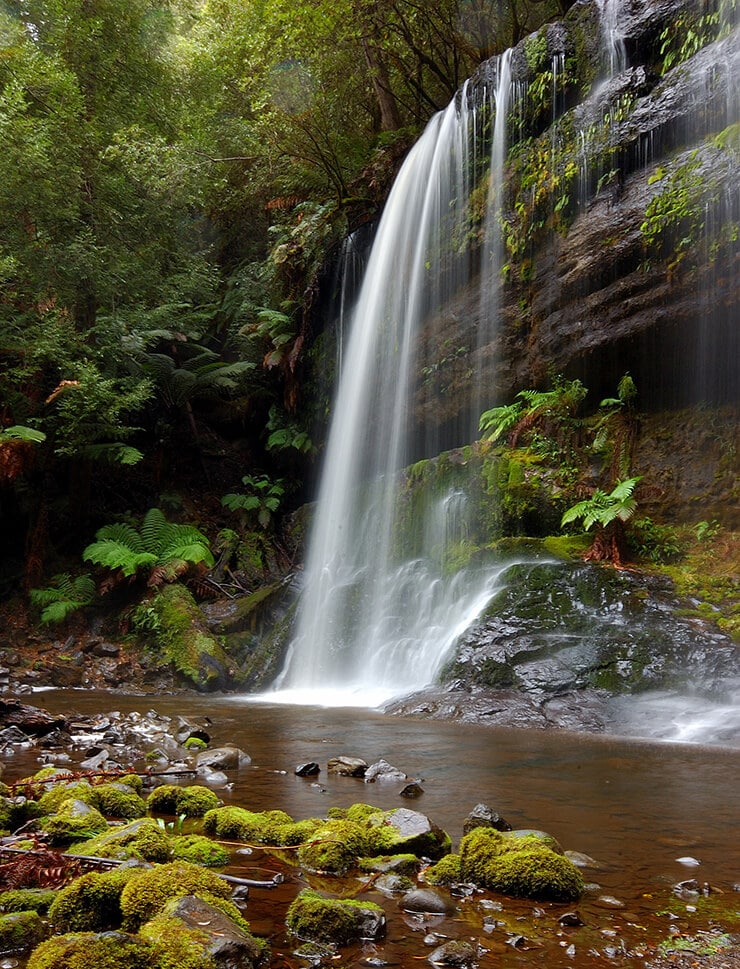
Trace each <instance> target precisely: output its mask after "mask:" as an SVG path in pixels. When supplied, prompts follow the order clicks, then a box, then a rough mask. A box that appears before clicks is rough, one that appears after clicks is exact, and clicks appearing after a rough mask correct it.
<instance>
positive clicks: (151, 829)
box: [76, 818, 172, 862]
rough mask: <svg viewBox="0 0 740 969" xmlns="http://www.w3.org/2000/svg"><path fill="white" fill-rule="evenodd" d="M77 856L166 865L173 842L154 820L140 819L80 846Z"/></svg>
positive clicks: (109, 830) (108, 831)
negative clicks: (162, 863)
mask: <svg viewBox="0 0 740 969" xmlns="http://www.w3.org/2000/svg"><path fill="white" fill-rule="evenodd" d="M76 850H77V853H78V854H82V855H93V856H97V857H98V858H115V859H116V860H118V861H125V860H126V859H128V858H135V859H138V860H139V861H152V862H164V861H169V860H170V858H171V856H172V843H171V841H170V839H169V838H168V836H167V834H166V833H165V832H164V831H163V830H162V828H161V827H160V826H159V825H158V824H157V822H156V821H154V820H153V819H152V818H138V819H137V820H135V821H131V822H130V823H129V824H126V825H124V826H123V827H120V828H108V829H107V830H106V831H105V832H104V833H103V834H100V835H98V836H97V837H95V838H91V839H90V840H89V841H85V842H83V844H81V845H78V846H77V849H76Z"/></svg>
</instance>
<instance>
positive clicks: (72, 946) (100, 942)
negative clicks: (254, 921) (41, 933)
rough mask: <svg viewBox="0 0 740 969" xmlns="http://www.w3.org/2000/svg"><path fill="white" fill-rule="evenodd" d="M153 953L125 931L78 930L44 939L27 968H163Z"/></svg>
mask: <svg viewBox="0 0 740 969" xmlns="http://www.w3.org/2000/svg"><path fill="white" fill-rule="evenodd" d="M151 955H152V949H151V946H149V944H148V943H147V942H144V941H143V940H141V939H138V938H136V937H135V936H132V935H128V934H127V933H125V932H103V933H94V932H76V933H70V934H67V935H58V936H55V937H54V938H52V939H47V940H46V942H42V943H41V945H39V946H38V947H37V948H35V949H34V950H33V952H32V953H31V956H30V958H29V960H28V963H27V967H26V969H160V967H159V966H156V964H155V963H154V962H153V961H152V958H151ZM161 969H166V967H165V965H164V964H162V965H161ZM169 969H174V967H172V966H170V967H169ZM208 969H212V967H208Z"/></svg>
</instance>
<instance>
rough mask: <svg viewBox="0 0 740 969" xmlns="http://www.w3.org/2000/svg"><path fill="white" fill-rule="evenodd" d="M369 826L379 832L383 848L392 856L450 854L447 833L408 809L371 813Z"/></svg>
mask: <svg viewBox="0 0 740 969" xmlns="http://www.w3.org/2000/svg"><path fill="white" fill-rule="evenodd" d="M368 823H369V824H370V825H371V827H373V828H376V829H380V830H381V831H382V833H383V841H384V847H385V848H386V850H387V851H388V852H389V853H392V854H414V855H418V856H420V857H426V858H432V859H438V858H442V857H443V856H444V855H446V854H449V852H450V850H451V848H452V841H451V839H450V836H449V835H448V834H447V832H446V831H443V830H442V828H440V827H439V825H438V824H435V823H434V821H432V820H431V819H430V818H428V817H427V816H426V815H425V814H421V813H420V812H419V811H411V810H410V809H409V808H396V810H394V811H383V812H382V813H380V814H371V815H370V816H369V818H368Z"/></svg>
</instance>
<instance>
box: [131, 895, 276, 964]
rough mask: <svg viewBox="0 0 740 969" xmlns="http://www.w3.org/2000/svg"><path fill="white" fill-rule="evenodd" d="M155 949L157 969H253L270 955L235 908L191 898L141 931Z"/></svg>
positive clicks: (175, 903) (178, 901)
mask: <svg viewBox="0 0 740 969" xmlns="http://www.w3.org/2000/svg"><path fill="white" fill-rule="evenodd" d="M139 934H140V935H141V937H142V938H144V939H146V940H147V941H148V942H150V943H151V944H152V946H153V949H154V953H155V960H154V961H155V962H156V965H158V966H163V967H164V966H165V965H166V966H171V967H172V969H212V967H214V966H218V965H230V966H231V965H234V966H236V965H239V966H240V967H243V969H254V967H256V966H258V965H260V964H261V963H262V962H263V961H264V960H265V958H266V956H267V954H268V950H267V946H266V945H265V943H264V942H262V940H259V939H255V937H254V936H253V935H252V934H251V933H250V931H249V926H248V924H247V923H246V922H245V921H244V919H243V918H242V917H241V915H240V914H239V911H238V909H237V908H236V906H234V905H232V904H231V903H230V902H226V901H224V900H221V901H220V903H219V904H213V900H212V901H205V900H204V899H202V898H198V897H197V896H193V895H189V896H183V897H182V898H175V899H171V900H170V901H169V902H168V903H167V904H166V905H165V907H164V909H163V910H162V912H160V913H159V915H156V916H155V917H154V918H153V919H151V920H150V921H149V922H147V923H146V924H145V925H143V926H142V927H141V930H140V933H139Z"/></svg>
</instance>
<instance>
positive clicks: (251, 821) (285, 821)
mask: <svg viewBox="0 0 740 969" xmlns="http://www.w3.org/2000/svg"><path fill="white" fill-rule="evenodd" d="M293 823H294V822H293V818H291V816H290V815H289V814H286V813H285V811H259V812H255V811H247V810H246V809H245V808H240V807H222V808H215V809H214V810H212V811H208V813H207V814H206V815H205V817H204V819H203V826H204V828H205V830H206V831H207V832H208V833H209V834H213V835H215V836H216V837H218V838H232V839H234V840H235V841H248V842H253V843H259V844H269V845H275V844H281V843H284V842H280V832H281V830H282V829H283V826H284V825H291V824H293Z"/></svg>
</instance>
